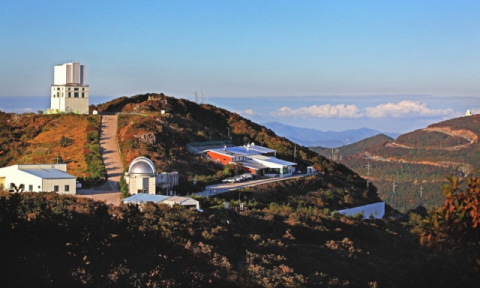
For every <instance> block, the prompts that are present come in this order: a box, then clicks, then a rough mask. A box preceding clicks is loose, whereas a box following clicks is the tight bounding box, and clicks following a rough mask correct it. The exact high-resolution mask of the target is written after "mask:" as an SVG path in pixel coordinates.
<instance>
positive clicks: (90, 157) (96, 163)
mask: <svg viewBox="0 0 480 288" xmlns="http://www.w3.org/2000/svg"><path fill="white" fill-rule="evenodd" d="M87 121H88V126H87V142H86V143H85V148H84V155H85V156H84V157H85V162H86V163H87V172H88V174H89V175H88V176H86V177H79V178H78V180H79V181H80V182H81V183H82V185H83V186H84V187H86V188H88V187H92V186H97V185H99V184H101V183H103V182H104V181H105V179H106V178H107V172H106V170H105V165H104V164H103V161H102V155H101V154H100V137H99V135H100V134H99V129H100V121H99V117H98V116H89V117H88V118H87Z"/></svg>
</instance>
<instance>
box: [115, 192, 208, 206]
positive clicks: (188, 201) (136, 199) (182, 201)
mask: <svg viewBox="0 0 480 288" xmlns="http://www.w3.org/2000/svg"><path fill="white" fill-rule="evenodd" d="M147 202H153V203H155V204H159V203H160V204H167V205H168V206H170V207H172V206H173V205H180V206H184V207H186V208H195V209H197V210H198V209H200V204H199V202H198V201H197V200H195V199H192V198H189V197H180V196H164V195H148V194H141V193H140V194H135V195H132V196H130V197H128V198H125V199H123V203H124V204H139V205H141V204H146V203H147Z"/></svg>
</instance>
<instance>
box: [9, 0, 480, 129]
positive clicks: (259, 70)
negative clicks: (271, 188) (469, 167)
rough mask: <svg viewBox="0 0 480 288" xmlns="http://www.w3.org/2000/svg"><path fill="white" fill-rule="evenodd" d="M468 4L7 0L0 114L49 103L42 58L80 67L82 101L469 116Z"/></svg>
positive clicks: (350, 117) (398, 117) (413, 123)
mask: <svg viewBox="0 0 480 288" xmlns="http://www.w3.org/2000/svg"><path fill="white" fill-rule="evenodd" d="M479 6H480V3H478V2H476V1H455V2H447V3H442V2H438V1H402V2H401V3H400V2H399V3H393V2H385V3H379V2H373V1H370V2H358V1H302V2H299V3H298V2H296V3H292V2H288V1H261V2H257V1H242V2H238V3H231V2H224V1H208V2H196V1H175V2H174V1H142V2H130V1H116V2H114V5H112V4H111V3H109V2H93V1H84V2H78V3H77V2H72V3H69V2H66V3H65V2H60V1H48V2H47V3H41V2H37V1H14V2H13V1H8V2H7V1H5V3H2V4H0V15H1V17H0V24H1V25H0V31H1V35H2V36H3V37H2V38H3V41H2V42H3V43H2V45H1V46H0V61H1V63H2V65H0V75H1V77H0V87H1V88H0V110H3V111H11V112H14V111H15V112H28V111H36V110H37V109H43V108H42V107H38V106H39V104H37V106H34V105H33V102H32V101H20V102H21V103H18V101H12V100H11V99H14V98H12V97H22V96H38V97H40V96H44V97H47V100H46V101H47V103H48V99H49V98H48V96H47V95H48V93H49V88H50V87H49V86H50V85H51V84H52V83H53V66H54V65H57V64H60V63H64V62H71V61H78V62H80V63H82V64H85V65H87V83H88V84H89V85H90V91H91V92H90V93H91V95H93V96H92V97H91V103H94V104H98V103H99V102H104V101H105V99H111V98H115V97H119V96H123V95H125V96H132V95H135V94H141V93H148V92H156V93H160V92H163V93H165V94H167V95H171V96H174V97H178V98H186V99H189V100H193V93H194V92H195V91H198V92H199V94H200V91H203V93H204V94H205V99H206V100H205V102H207V103H210V104H214V105H217V106H221V107H224V108H226V109H229V110H232V111H235V112H238V113H240V114H241V115H243V116H245V117H247V118H250V119H252V120H253V121H256V122H259V123H264V122H272V121H276V122H280V123H284V124H287V125H291V126H297V127H307V128H315V129H318V130H322V131H326V130H333V131H341V130H347V129H355V128H361V127H368V128H372V129H377V130H382V131H388V132H407V131H411V130H414V129H418V128H422V127H425V126H427V125H428V124H431V123H434V122H439V121H441V120H444V119H449V118H453V117H459V116H462V115H464V114H465V111H466V109H471V110H472V111H473V112H474V113H479V112H480V97H479V95H480V89H479V86H478V84H477V82H478V78H479V76H480V65H479V64H480V61H479V60H480V55H479V54H478V51H479V48H480V36H479V35H478V31H477V30H478V27H479V24H480V23H479V20H478V17H477V15H478V11H480V9H479V8H480V7H479ZM65 11H72V12H71V13H70V12H69V13H65ZM95 95H97V96H95ZM100 96H102V97H100ZM7 99H10V100H7ZM25 99H26V98H25ZM28 99H32V98H28ZM100 99H101V100H100ZM39 101H40V100H39ZM96 101H98V102H96ZM42 105H44V104H42ZM47 105H48V104H47ZM45 108H48V106H47V107H45Z"/></svg>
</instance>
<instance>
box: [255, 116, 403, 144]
mask: <svg viewBox="0 0 480 288" xmlns="http://www.w3.org/2000/svg"><path fill="white" fill-rule="evenodd" d="M262 125H264V126H265V127H267V128H269V129H271V130H273V131H274V132H275V133H276V134H277V135H279V136H283V137H286V138H288V139H290V140H291V141H293V142H296V143H298V144H300V145H303V146H307V147H311V146H322V147H326V148H335V147H340V146H344V145H348V144H351V143H354V142H358V141H360V140H363V139H365V138H369V137H372V136H375V135H378V134H385V135H387V136H389V137H391V138H393V139H395V138H397V137H398V136H399V135H400V134H399V133H388V132H381V131H378V130H374V129H369V128H360V129H349V130H345V131H340V132H337V131H326V132H323V131H320V130H316V129H312V128H300V127H293V126H288V125H284V124H282V123H278V122H268V123H263V124H262Z"/></svg>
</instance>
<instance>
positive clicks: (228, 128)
mask: <svg viewBox="0 0 480 288" xmlns="http://www.w3.org/2000/svg"><path fill="white" fill-rule="evenodd" d="M227 130H228V139H230V127H227Z"/></svg>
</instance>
